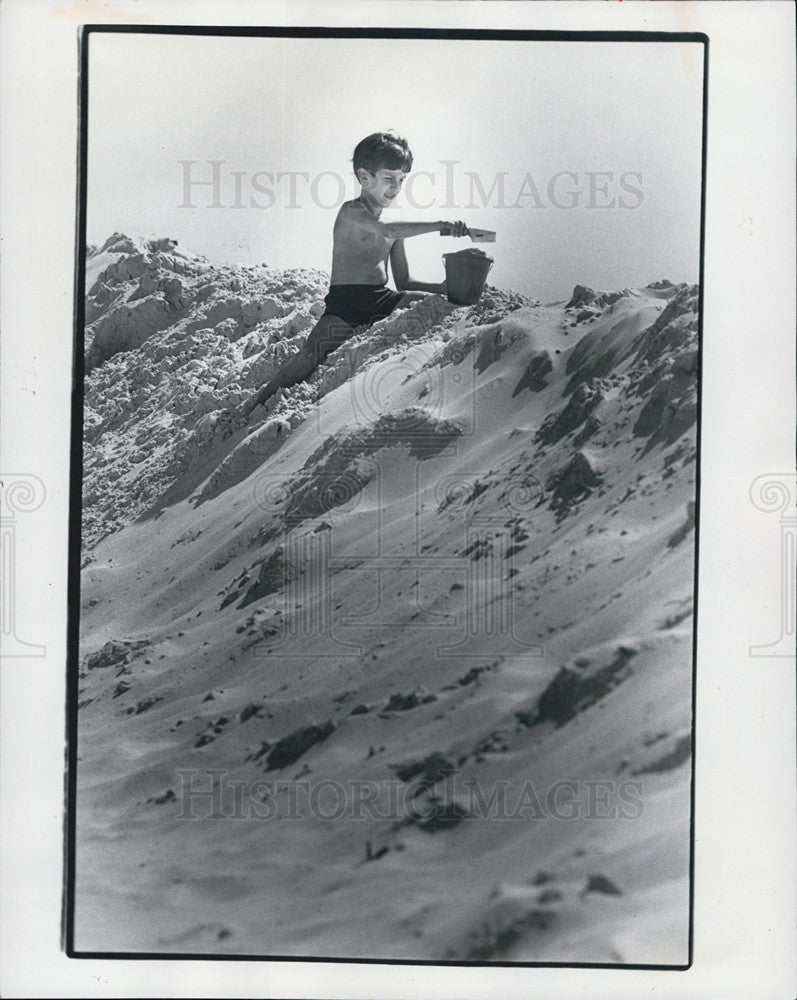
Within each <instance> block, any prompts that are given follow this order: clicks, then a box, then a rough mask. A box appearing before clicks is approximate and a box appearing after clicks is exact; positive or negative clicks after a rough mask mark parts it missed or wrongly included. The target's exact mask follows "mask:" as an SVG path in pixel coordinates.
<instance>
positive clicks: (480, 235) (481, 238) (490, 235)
mask: <svg viewBox="0 0 797 1000" xmlns="http://www.w3.org/2000/svg"><path fill="white" fill-rule="evenodd" d="M465 231H466V233H467V234H468V236H470V238H471V240H472V241H473V242H474V243H495V233H494V232H493V230H492V229H474V228H473V227H471V226H469V227H468V228H467V229H466V230H465ZM440 235H441V236H450V235H451V230H450V229H448V228H445V229H442V230H441V231H440Z"/></svg>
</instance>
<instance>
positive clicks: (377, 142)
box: [351, 131, 412, 174]
mask: <svg viewBox="0 0 797 1000" xmlns="http://www.w3.org/2000/svg"><path fill="white" fill-rule="evenodd" d="M351 161H352V166H353V167H354V173H355V174H356V173H357V171H358V170H359V169H360V168H361V167H363V168H364V169H365V170H367V171H368V173H369V174H375V173H376V172H377V170H404V171H406V172H407V173H409V172H410V170H411V169H412V153H411V152H410V146H409V143H408V142H407V140H406V139H404V138H402V136H400V135H399V134H398V133H397V132H392V131H391V132H374V133H373V135H369V136H366V137H365V138H364V139H363V140H362V141H361V142H358V143H357V146H356V147H355V149H354V156H352V160H351Z"/></svg>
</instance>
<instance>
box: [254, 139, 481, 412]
mask: <svg viewBox="0 0 797 1000" xmlns="http://www.w3.org/2000/svg"><path fill="white" fill-rule="evenodd" d="M352 163H353V167H354V174H355V176H356V177H357V180H358V181H359V183H360V186H361V190H360V194H359V195H358V197H356V198H354V199H353V200H352V201H347V202H344V204H343V205H341V208H340V211H339V212H338V216H337V218H336V219H335V227H334V229H333V232H332V239H333V246H332V275H331V278H330V288H329V293H328V294H327V296H326V298H325V299H324V302H325V304H326V309H325V311H324V314H323V315H322V316H321V318H320V319H319V320H318V322H317V323H316V325H315V326H314V327H313V329H312V330H311V331H310V334H309V335H308V337H307V340H306V341H305V343H304V345H303V346H302V348H301V349H300V350H299V352H298V354H295V355H294V356H293V357H292V358H290V359H289V360H288V361H286V362H285V364H284V365H283V366H282V367H281V368H280V370H279V371H278V372H277V373H276V375H275V376H274V377H273V378H272V379H271V381H270V382H268V384H267V385H265V386H263V388H262V389H260V390H259V391H258V392H257V393H255V395H254V396H253V397H252V398H251V399H250V400H249V401H248V402H247V403H246V404H245V406H244V410H243V413H244V415H246V414H248V413H250V412H251V411H252V410H253V409H254V408H255V407H256V406H259V405H260V404H261V403H263V402H265V401H266V400H267V399H268V398H269V397H270V396H272V395H273V394H274V393H275V392H276V391H277V389H279V388H286V387H288V386H291V385H295V384H296V383H297V382H302V381H304V380H305V379H306V378H307V377H308V376H309V375H311V374H312V373H313V371H315V369H316V368H317V367H318V365H320V364H321V363H322V362H323V361H324V359H325V358H326V357H327V355H328V354H330V353H331V352H332V351H334V350H335V348H336V347H339V346H340V345H341V344H342V343H343V342H344V341H345V340H346V339H347V338H348V337H350V336H351V334H352V333H353V331H354V329H355V328H356V327H361V326H370V325H371V324H372V323H375V322H376V321H377V320H379V319H384V317H385V316H389V315H390V313H392V312H393V310H394V309H397V308H399V307H402V306H408V305H410V303H412V302H416V301H417V300H418V299H421V298H423V297H424V296H425V295H428V294H429V293H435V294H438V295H445V294H446V283H445V281H442V282H440V283H438V284H435V283H430V282H425V281H415V280H414V279H412V278H410V274H409V268H408V266H407V256H406V253H405V251H404V240H405V239H407V238H408V237H410V236H421V235H422V234H424V233H440V234H441V235H445V236H466V235H467V232H468V230H467V226H466V225H465V223H464V222H381V221H380V216H381V214H382V210H383V209H385V208H388V207H389V206H390V205H391V204H392V202H393V201H395V199H396V197H397V195H398V193H399V191H400V190H401V186H402V184H403V183H404V181H405V179H406V177H407V175H408V174H409V172H410V169H411V167H412V153H411V152H410V148H409V146H408V144H407V140H406V139H403V138H401V136H399V135H396V134H395V133H393V132H375V133H374V134H373V135H369V136H368V137H367V138H365V139H363V140H362V142H360V143H358V144H357V147H356V149H355V150H354V156H353V157H352ZM388 260H389V261H390V269H391V271H392V272H393V280H394V282H395V284H396V289H397V291H395V292H394V291H392V290H391V289H389V288H388V287H387V264H388Z"/></svg>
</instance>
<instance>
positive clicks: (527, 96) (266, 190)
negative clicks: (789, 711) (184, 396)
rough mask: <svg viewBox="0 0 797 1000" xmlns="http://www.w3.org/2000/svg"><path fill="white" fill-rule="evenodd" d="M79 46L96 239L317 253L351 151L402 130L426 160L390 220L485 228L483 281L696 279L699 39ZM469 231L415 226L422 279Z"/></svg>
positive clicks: (300, 260)
mask: <svg viewBox="0 0 797 1000" xmlns="http://www.w3.org/2000/svg"><path fill="white" fill-rule="evenodd" d="M89 53H90V63H89V161H88V240H89V242H91V243H101V242H103V241H104V240H105V239H106V238H107V236H109V235H110V234H111V233H112V232H114V231H120V232H125V233H127V234H130V235H136V234H140V235H146V236H156V237H161V236H169V237H172V238H174V239H177V240H178V241H179V242H180V244H181V246H183V247H185V248H186V249H189V250H194V251H196V252H197V253H202V254H205V255H207V256H209V257H211V258H212V259H214V260H218V261H227V262H231V263H232V262H236V263H247V264H252V263H259V262H265V263H268V264H271V265H274V266H277V267H317V268H321V269H323V270H326V271H328V270H329V267H330V263H331V246H332V223H333V221H334V215H335V210H336V207H337V205H338V204H339V203H340V201H341V199H342V198H343V197H352V196H354V195H355V194H356V193H357V191H358V190H359V189H358V188H357V187H356V185H355V181H354V178H353V176H352V173H351V155H352V151H353V148H354V146H355V145H356V143H357V142H358V141H359V139H361V138H362V137H364V136H365V135H368V134H369V133H371V132H374V131H379V130H383V129H389V128H393V129H396V130H397V131H399V132H401V133H402V134H403V135H405V136H406V137H407V138H408V140H409V142H410V145H411V147H412V150H413V153H414V155H415V164H414V167H413V173H417V176H416V177H415V178H414V179H411V180H410V181H409V182H408V183H410V185H411V187H410V189H409V190H405V192H404V193H403V195H402V197H401V199H400V204H397V205H396V206H395V207H394V208H393V209H391V210H390V213H389V215H388V213H385V215H384V218H385V219H388V218H389V217H390V218H393V219H458V218H462V219H464V220H465V221H466V222H467V223H469V224H471V225H474V226H479V227H482V228H487V229H495V230H496V231H497V233H498V241H497V242H496V244H495V245H494V247H493V248H491V249H490V253H491V254H492V255H493V256H494V257H495V266H494V268H493V271H492V274H491V277H490V281H491V283H493V284H496V285H499V286H501V287H504V288H512V289H515V290H517V291H521V292H523V293H525V294H527V295H530V296H533V297H535V298H540V299H542V300H543V301H548V300H554V299H561V298H564V297H566V296H568V295H569V294H570V292H571V290H572V288H573V286H574V285H575V284H588V285H592V286H593V287H599V288H606V289H615V288H622V287H634V286H640V285H645V284H647V283H648V282H650V281H653V280H657V279H659V278H669V279H670V280H672V281H697V279H698V273H699V272H698V268H699V225H700V184H701V130H702V72H703V67H702V46H700V45H699V44H697V43H689V44H684V43H653V42H645V43H639V42H612V43H606V42H572V41H568V42H551V41H534V42H528V41H524V42H519V41H512V42H509V41H500V42H484V41H460V40H450V39H444V40H434V41H431V40H423V41H416V40H406V39H402V40H395V39H389V40H387V39H298V38H285V39H282V38H231V37H199V36H196V37H195V36H189V35H179V36H178V35H160V36H159V35H148V34H101V33H93V34H91V36H90V48H89ZM211 161H217V162H216V165H215V166H214V165H213V164H212V162H211ZM219 161H220V162H219ZM279 173H282V174H283V175H284V176H282V177H281V178H280V177H278V174H279ZM202 182H213V183H204V184H203V183H202ZM465 245H467V243H466V241H454V240H450V239H445V238H441V237H439V236H437V235H427V236H422V237H416V238H414V239H412V240H410V241H408V243H407V255H408V258H409V262H410V271H411V273H412V275H413V277H417V278H420V279H422V280H440V279H441V278H442V277H443V270H442V261H441V254H442V253H444V252H447V251H450V250H453V249H460V248H462V247H463V246H465Z"/></svg>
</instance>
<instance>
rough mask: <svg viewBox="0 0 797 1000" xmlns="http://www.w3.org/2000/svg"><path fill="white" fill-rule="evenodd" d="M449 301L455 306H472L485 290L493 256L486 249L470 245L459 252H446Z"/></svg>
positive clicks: (444, 258) (444, 256) (444, 255)
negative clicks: (488, 254) (489, 255)
mask: <svg viewBox="0 0 797 1000" xmlns="http://www.w3.org/2000/svg"><path fill="white" fill-rule="evenodd" d="M443 260H444V261H445V262H446V288H447V291H448V301H449V302H451V303H452V304H453V305H455V306H472V305H473V304H474V302H478V301H479V299H480V298H481V294H482V292H483V291H484V284H485V282H486V281H487V275H488V274H489V273H490V268H491V267H492V266H493V258H492V257H488V256H487V254H486V253H485V252H484V250H479V249H477V248H476V247H468V249H467V250H459V251H458V252H457V253H444V254H443Z"/></svg>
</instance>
